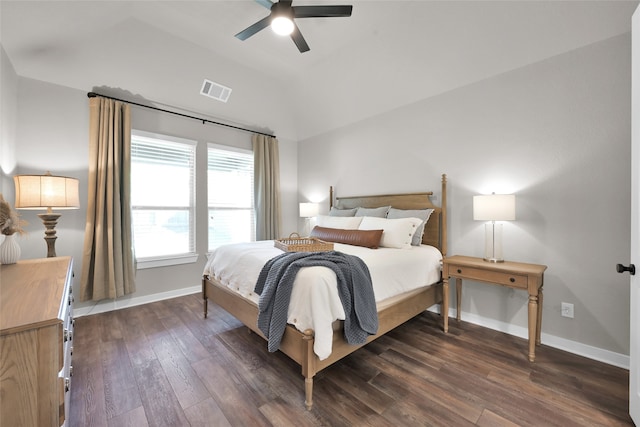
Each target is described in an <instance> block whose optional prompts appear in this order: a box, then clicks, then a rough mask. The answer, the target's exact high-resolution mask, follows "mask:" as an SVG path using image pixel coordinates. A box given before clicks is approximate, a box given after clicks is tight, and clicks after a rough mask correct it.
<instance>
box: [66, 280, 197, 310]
mask: <svg viewBox="0 0 640 427" xmlns="http://www.w3.org/2000/svg"><path fill="white" fill-rule="evenodd" d="M198 292H202V285H197V286H191V287H189V288H182V289H176V290H174V291H167V292H160V293H157V294H151V295H144V296H141V297H131V298H126V297H125V298H120V299H116V300H102V301H98V302H97V303H95V304H94V305H92V306H90V307H81V308H74V310H73V317H82V316H88V315H90V314H98V313H105V312H107V311H113V310H120V309H123V308H127V307H134V306H136V305H142V304H147V303H150V302H156V301H162V300H165V299H170V298H175V297H181V296H184V295H191V294H196V293H198Z"/></svg>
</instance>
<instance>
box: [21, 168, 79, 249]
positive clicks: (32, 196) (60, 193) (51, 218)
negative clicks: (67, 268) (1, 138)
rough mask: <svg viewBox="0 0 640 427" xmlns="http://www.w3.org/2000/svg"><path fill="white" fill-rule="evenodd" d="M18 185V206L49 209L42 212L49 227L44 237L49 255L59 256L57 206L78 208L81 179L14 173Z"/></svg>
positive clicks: (43, 218)
mask: <svg viewBox="0 0 640 427" xmlns="http://www.w3.org/2000/svg"><path fill="white" fill-rule="evenodd" d="M13 181H14V183H15V186H16V208H17V209H34V210H35V209H46V210H47V213H43V214H38V216H39V217H40V219H41V220H42V222H43V223H44V226H45V228H46V230H45V232H44V234H45V236H44V240H45V241H46V242H47V257H55V256H56V239H57V238H58V237H57V236H56V224H57V223H58V218H60V214H59V213H54V212H53V209H54V208H55V209H58V210H62V209H78V208H79V207H80V197H79V195H78V179H76V178H69V177H66V176H53V175H51V172H47V173H46V174H45V175H16V176H14V177H13Z"/></svg>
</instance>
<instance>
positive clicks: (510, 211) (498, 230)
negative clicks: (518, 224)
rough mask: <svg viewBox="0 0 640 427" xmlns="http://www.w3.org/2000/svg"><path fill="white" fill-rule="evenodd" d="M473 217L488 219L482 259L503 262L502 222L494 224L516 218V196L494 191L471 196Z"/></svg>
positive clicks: (481, 219) (478, 219)
mask: <svg viewBox="0 0 640 427" xmlns="http://www.w3.org/2000/svg"><path fill="white" fill-rule="evenodd" d="M473 219H474V220H477V221H490V222H488V223H486V224H485V245H484V260H485V261H487V262H504V258H503V257H502V224H500V223H498V224H496V221H513V220H515V219H516V196H515V195H513V194H495V193H493V194H491V195H483V196H473Z"/></svg>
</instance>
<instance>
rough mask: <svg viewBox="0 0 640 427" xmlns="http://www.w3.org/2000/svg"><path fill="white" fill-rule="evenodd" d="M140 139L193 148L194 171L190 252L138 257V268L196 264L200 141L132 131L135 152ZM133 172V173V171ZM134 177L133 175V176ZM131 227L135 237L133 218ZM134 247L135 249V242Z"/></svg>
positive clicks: (132, 210)
mask: <svg viewBox="0 0 640 427" xmlns="http://www.w3.org/2000/svg"><path fill="white" fill-rule="evenodd" d="M136 137H139V138H146V139H152V140H159V141H166V142H170V143H176V144H183V145H187V146H190V147H192V148H191V150H192V156H193V158H192V167H193V170H192V171H191V180H192V182H191V191H190V193H191V194H190V202H189V203H190V206H189V207H188V208H187V210H188V212H189V215H190V217H191V218H190V221H189V227H190V230H189V240H190V242H191V244H190V246H191V247H190V248H189V251H188V252H181V253H175V254H166V255H156V256H148V257H137V256H136V264H137V265H136V267H137V269H138V270H143V269H147V268H155V267H163V266H170V265H180V264H188V263H195V262H196V261H197V260H198V253H197V241H196V239H197V233H196V228H197V221H196V220H197V217H196V214H197V198H196V188H197V176H196V172H197V170H196V162H197V146H198V141H196V140H193V139H187V138H181V137H176V136H172V135H165V134H160V133H155V132H147V131H142V130H138V129H132V131H131V149H132V151H133V145H134V138H136ZM131 163H132V169H133V152H132V153H131ZM132 172H133V171H132ZM132 175H133V174H132ZM132 180H133V176H132ZM133 185H134V184H133V182H132V183H131V186H132V190H133ZM135 210H136V209H135V205H134V204H133V200H132V203H131V213H132V216H133V212H134V211H135ZM131 227H132V230H131V232H132V233H134V235H135V229H134V223H133V217H132V221H131ZM134 247H135V241H134Z"/></svg>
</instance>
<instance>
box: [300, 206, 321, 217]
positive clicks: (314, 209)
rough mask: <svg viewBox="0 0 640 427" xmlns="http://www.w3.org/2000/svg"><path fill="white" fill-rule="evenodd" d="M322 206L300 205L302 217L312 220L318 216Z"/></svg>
mask: <svg viewBox="0 0 640 427" xmlns="http://www.w3.org/2000/svg"><path fill="white" fill-rule="evenodd" d="M319 212H320V205H318V203H300V217H301V218H311V217H314V216H318V213H319Z"/></svg>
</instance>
